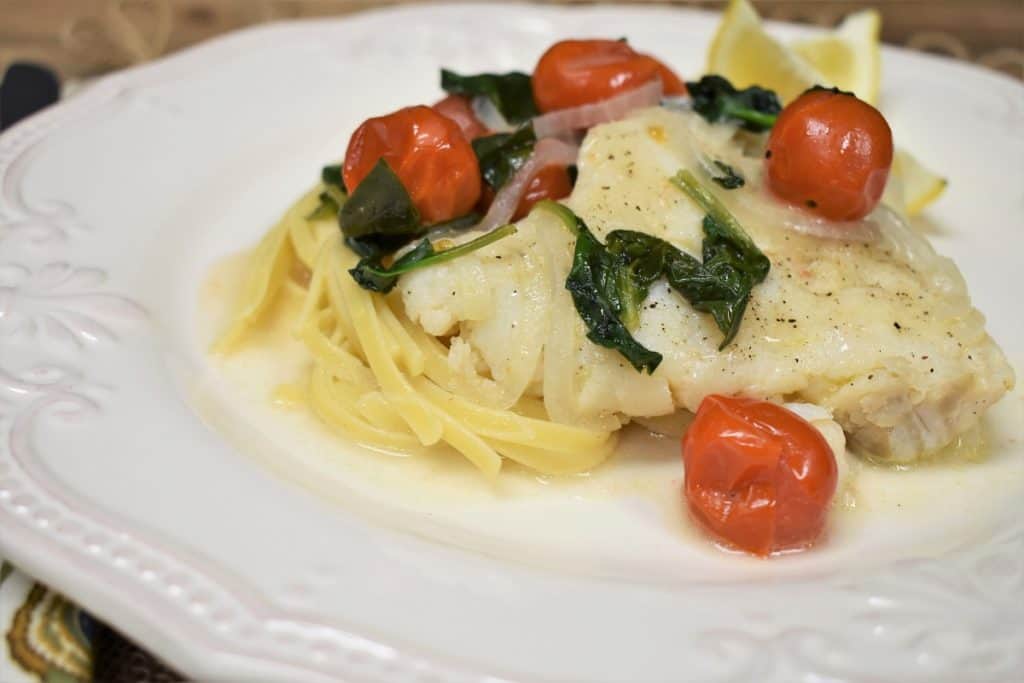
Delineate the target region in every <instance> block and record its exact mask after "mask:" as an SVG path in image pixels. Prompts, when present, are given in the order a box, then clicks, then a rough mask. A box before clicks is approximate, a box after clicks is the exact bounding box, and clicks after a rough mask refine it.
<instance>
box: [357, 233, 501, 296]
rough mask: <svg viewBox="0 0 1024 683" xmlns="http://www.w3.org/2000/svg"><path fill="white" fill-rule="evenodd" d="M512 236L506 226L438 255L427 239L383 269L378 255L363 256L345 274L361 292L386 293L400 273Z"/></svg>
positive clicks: (380, 257) (451, 257) (442, 260)
mask: <svg viewBox="0 0 1024 683" xmlns="http://www.w3.org/2000/svg"><path fill="white" fill-rule="evenodd" d="M515 232H516V228H515V226H514V225H506V226H504V227H501V228H497V229H496V230H492V231H491V232H488V233H486V234H484V235H481V236H480V237H477V238H476V239H473V240H470V241H469V242H465V243H463V244H459V245H457V246H454V247H451V248H450V249H444V250H442V251H436V250H435V249H434V244H433V243H432V242H431V241H430V240H429V239H424V240H422V241H421V242H420V243H419V244H417V245H416V246H415V247H414V248H413V249H411V250H410V251H408V252H406V253H405V254H403V255H402V257H401V258H399V259H398V260H397V261H395V262H394V263H392V264H391V265H390V266H387V267H385V266H384V265H383V263H382V262H381V259H382V255H381V254H375V255H367V256H364V257H363V258H362V259H361V260H360V261H359V263H358V264H356V267H355V268H352V269H351V270H349V273H351V274H352V277H353V279H355V281H356V282H357V283H359V286H360V287H362V288H363V289H369V290H371V291H374V292H382V293H387V292H390V291H391V289H392V288H393V287H394V286H395V283H396V282H398V276H399V275H402V274H403V273H408V272H410V271H413V270H418V269H420V268H426V267H428V266H434V265H437V264H439V263H444V262H445V261H450V260H452V259H454V258H458V257H459V256H463V255H465V254H469V253H471V252H474V251H476V250H477V249H480V248H482V247H486V246H487V245H488V244H492V243H494V242H497V241H498V240H500V239H502V238H504V237H508V236H509V235H512V234H514V233H515Z"/></svg>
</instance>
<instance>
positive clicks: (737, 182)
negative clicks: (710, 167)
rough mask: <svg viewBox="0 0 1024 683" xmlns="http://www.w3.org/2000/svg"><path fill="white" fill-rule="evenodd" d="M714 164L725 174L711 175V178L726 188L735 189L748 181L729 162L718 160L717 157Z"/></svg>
mask: <svg viewBox="0 0 1024 683" xmlns="http://www.w3.org/2000/svg"><path fill="white" fill-rule="evenodd" d="M714 164H715V166H717V167H718V170H719V171H721V172H722V173H724V174H725V175H722V176H711V180H713V181H714V182H716V183H718V184H719V185H721V186H722V187H723V188H725V189H726V190H735V189H736V188H737V187H743V186H744V185H745V184H746V181H745V180H744V179H743V176H741V175H740V174H739V173H737V172H736V170H735V169H734V168H733V167H732V166H730V165H729V164H726V163H724V162H721V161H718V160H717V159H716V160H715V162H714Z"/></svg>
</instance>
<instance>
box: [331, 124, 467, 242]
mask: <svg viewBox="0 0 1024 683" xmlns="http://www.w3.org/2000/svg"><path fill="white" fill-rule="evenodd" d="M380 159H384V160H385V161H386V162H387V163H388V165H389V166H390V167H391V169H392V170H393V171H394V172H395V174H396V175H397V176H398V179H399V180H401V181H402V184H403V185H404V186H405V189H406V190H408V191H409V196H410V197H412V201H413V204H415V206H416V209H417V210H418V211H419V212H420V217H421V218H422V219H423V221H424V222H426V223H437V222H439V221H446V220H450V219H452V218H456V217H458V216H462V215H465V214H466V213H468V212H469V211H470V210H471V209H472V208H473V205H474V204H476V201H477V199H479V198H480V183H481V180H480V165H479V164H478V163H477V160H476V154H474V153H473V148H472V147H471V146H470V144H469V141H468V140H466V137H465V136H464V135H463V134H462V130H461V129H460V128H459V126H458V124H457V123H455V122H454V121H452V120H451V119H450V118H448V117H447V116H442V115H441V114H438V113H437V112H436V111H434V110H433V109H431V108H430V107H424V106H417V107H407V108H405V109H399V110H398V111H396V112H394V113H391V114H388V115H386V116H379V117H376V118H372V119H367V120H366V121H364V122H363V124H362V125H361V126H359V128H357V129H356V132H355V133H353V134H352V138H351V139H350V140H349V141H348V151H347V152H345V165H344V169H343V173H344V177H345V186H346V187H347V188H348V189H349V190H350V191H352V190H355V189H356V188H357V187H358V186H359V183H360V182H362V180H363V178H365V177H366V175H367V174H368V173H369V172H370V171H371V170H372V169H373V167H374V166H375V165H376V164H377V161H378V160H380Z"/></svg>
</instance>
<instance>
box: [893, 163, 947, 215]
mask: <svg viewBox="0 0 1024 683" xmlns="http://www.w3.org/2000/svg"><path fill="white" fill-rule="evenodd" d="M889 184H890V185H894V187H895V189H894V193H893V195H892V200H893V203H897V202H898V204H897V206H899V205H902V209H903V212H904V213H905V214H906V215H908V216H916V215H917V214H919V213H921V211H923V210H924V207H926V206H928V205H929V204H931V203H932V202H934V201H935V200H936V199H938V198H939V196H940V195H942V193H943V192H944V191H945V189H946V184H947V182H946V179H945V178H943V177H942V176H940V175H938V174H937V173H934V172H932V171H930V170H928V169H927V168H926V167H925V166H924V164H922V163H921V162H920V161H918V160H917V159H915V158H914V156H913V155H911V154H910V152H908V151H906V150H903V149H899V148H897V149H896V153H895V155H894V156H893V160H892V171H891V173H890V181H889ZM888 191H889V188H888V187H887V188H886V193H888Z"/></svg>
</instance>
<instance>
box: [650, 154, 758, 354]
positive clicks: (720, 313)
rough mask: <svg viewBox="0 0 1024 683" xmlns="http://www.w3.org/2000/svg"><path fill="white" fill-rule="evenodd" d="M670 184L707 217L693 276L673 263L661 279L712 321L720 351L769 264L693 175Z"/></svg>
mask: <svg viewBox="0 0 1024 683" xmlns="http://www.w3.org/2000/svg"><path fill="white" fill-rule="evenodd" d="M672 183H673V184H675V185H676V186H677V187H678V188H679V189H681V190H682V191H683V192H685V193H686V194H687V195H689V196H690V198H691V199H693V201H694V202H696V203H697V205H698V206H700V207H701V208H702V209H703V210H704V211H705V213H706V214H707V215H706V216H705V217H704V223H703V227H704V244H703V247H702V250H701V251H702V254H701V256H702V258H703V263H701V264H700V265H701V269H700V270H699V271H694V269H693V264H691V263H684V262H682V261H677V262H673V263H670V264H669V267H668V268H667V269H666V272H665V276H666V277H667V278H668V282H669V284H670V285H672V287H673V288H674V289H676V290H677V291H678V292H679V293H680V294H682V295H683V297H685V298H686V300H687V301H689V302H690V304H691V305H692V306H693V307H694V308H696V309H697V310H698V311H704V312H707V313H710V314H711V315H712V317H714V319H715V324H717V325H718V329H720V330H721V331H722V332H723V334H725V338H724V339H723V340H722V343H721V345H720V346H719V349H723V348H725V347H726V346H727V345H728V344H729V342H731V341H732V340H733V338H734V337H735V336H736V333H737V332H738V331H739V327H740V322H741V321H742V319H743V312H744V311H745V310H746V307H747V301H749V299H750V292H751V290H752V289H753V288H754V286H755V285H757V284H760V283H761V282H763V281H764V279H765V277H767V276H768V271H769V270H770V269H771V263H770V262H769V260H768V257H767V256H765V255H764V253H763V252H762V251H761V250H760V249H758V248H757V245H755V244H754V241H753V240H752V239H750V236H749V235H748V234H747V233H746V231H745V230H744V229H743V226H741V225H740V224H739V221H737V220H736V218H735V217H734V216H733V215H732V214H731V213H730V212H729V210H728V209H726V208H725V206H724V205H723V204H722V203H721V202H720V201H719V200H718V198H717V197H715V196H714V195H713V194H711V193H710V192H709V191H708V190H707V189H706V188H705V187H704V186H702V185H701V184H700V183H699V182H698V181H697V179H696V178H695V177H694V176H693V174H692V173H690V172H689V171H685V170H684V171H680V172H679V173H677V174H676V175H675V176H674V177H673V178H672ZM691 258H692V257H691Z"/></svg>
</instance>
